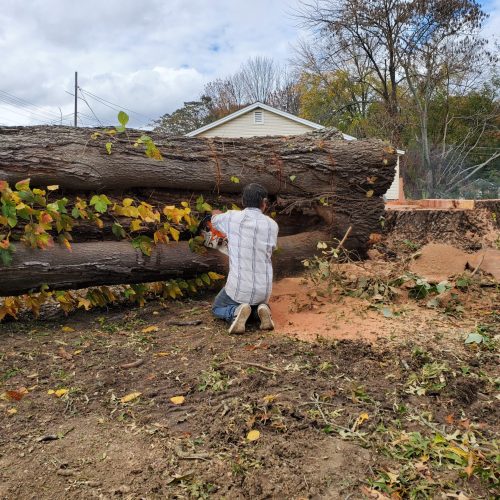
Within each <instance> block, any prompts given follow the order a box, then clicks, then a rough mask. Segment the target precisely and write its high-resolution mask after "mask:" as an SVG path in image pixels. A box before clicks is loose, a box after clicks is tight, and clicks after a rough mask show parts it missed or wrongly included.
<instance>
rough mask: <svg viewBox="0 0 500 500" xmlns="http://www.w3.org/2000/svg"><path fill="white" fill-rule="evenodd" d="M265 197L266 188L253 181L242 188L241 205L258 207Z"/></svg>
mask: <svg viewBox="0 0 500 500" xmlns="http://www.w3.org/2000/svg"><path fill="white" fill-rule="evenodd" d="M266 198H267V191H266V188H264V187H263V186H261V185H260V184H256V183H255V182H253V183H252V184H248V186H245V189H243V200H242V201H243V206H244V207H245V208H260V207H261V206H262V202H263V201H264V200H265V199H266Z"/></svg>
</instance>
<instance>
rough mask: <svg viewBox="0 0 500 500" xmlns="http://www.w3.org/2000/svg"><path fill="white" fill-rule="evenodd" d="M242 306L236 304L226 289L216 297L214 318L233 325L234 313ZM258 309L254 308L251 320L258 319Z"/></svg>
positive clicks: (213, 309)
mask: <svg viewBox="0 0 500 500" xmlns="http://www.w3.org/2000/svg"><path fill="white" fill-rule="evenodd" d="M239 305H240V303H239V302H235V301H234V300H233V299H232V298H231V297H230V296H229V295H228V294H227V293H226V290H225V288H223V289H222V290H221V291H220V292H219V293H218V294H217V297H215V300H214V303H213V304H212V312H213V313H214V316H215V317H217V318H220V319H224V320H226V321H227V322H229V323H231V322H232V321H233V319H234V316H235V314H234V312H235V311H236V308H237V307H238V306H239ZM257 307H258V306H252V315H251V316H250V319H252V318H253V319H256V318H258V314H257Z"/></svg>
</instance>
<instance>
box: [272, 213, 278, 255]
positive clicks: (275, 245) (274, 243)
mask: <svg viewBox="0 0 500 500" xmlns="http://www.w3.org/2000/svg"><path fill="white" fill-rule="evenodd" d="M271 222H272V227H273V233H272V238H273V239H272V246H273V252H274V250H276V248H278V231H279V226H278V224H277V223H276V221H275V220H273V219H271Z"/></svg>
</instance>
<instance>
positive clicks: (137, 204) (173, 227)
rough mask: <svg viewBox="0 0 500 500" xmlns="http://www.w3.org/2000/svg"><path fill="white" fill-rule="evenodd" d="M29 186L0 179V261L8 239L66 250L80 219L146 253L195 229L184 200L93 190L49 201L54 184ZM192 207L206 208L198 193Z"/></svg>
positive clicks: (9, 249)
mask: <svg viewBox="0 0 500 500" xmlns="http://www.w3.org/2000/svg"><path fill="white" fill-rule="evenodd" d="M29 184H30V183H29V179H26V180H23V181H21V182H18V183H17V184H16V185H17V187H18V188H19V189H16V188H15V189H11V188H10V186H9V184H8V183H7V182H6V181H0V265H4V266H6V265H9V264H10V263H11V262H12V254H13V252H14V246H13V245H12V244H11V242H12V241H13V240H14V241H21V242H22V243H24V244H25V245H27V246H29V247H30V248H33V249H36V248H38V249H47V248H50V247H52V246H54V244H55V243H58V244H59V245H62V246H64V247H66V248H67V249H68V250H71V242H72V236H71V232H72V230H73V227H74V226H75V225H79V224H82V223H92V224H95V225H96V226H97V227H98V228H99V229H103V228H104V223H105V222H107V223H110V225H111V232H112V233H113V235H114V237H115V238H116V239H118V240H122V239H127V240H129V241H130V242H131V243H132V245H133V246H134V247H135V248H137V249H139V250H140V251H141V252H142V253H143V254H144V255H147V256H149V255H151V252H152V249H153V247H154V246H155V245H158V244H164V243H168V242H170V241H179V240H180V239H181V235H182V233H184V234H185V233H186V232H188V231H189V232H191V233H195V232H196V230H197V227H198V218H197V216H196V215H194V214H193V212H192V209H191V206H190V204H189V203H188V202H187V201H182V202H181V203H180V206H175V205H167V206H164V207H163V208H160V207H154V206H153V205H151V204H149V203H146V202H144V201H136V200H134V199H133V198H124V199H123V200H121V201H119V200H111V199H109V198H108V196H106V195H104V194H95V195H93V196H91V198H90V201H88V200H86V199H84V198H80V197H76V198H75V199H73V200H71V201H70V200H68V198H66V197H61V198H59V199H55V200H53V199H51V196H53V192H54V191H56V190H57V189H58V188H59V187H58V186H56V185H53V186H48V187H47V188H46V189H38V188H33V189H31V188H30V185H29ZM233 208H235V207H233ZM194 210H195V214H203V213H205V212H210V211H211V210H212V207H211V205H210V204H209V203H207V202H206V201H205V200H204V198H203V196H201V195H200V196H199V197H198V198H197V199H196V200H195V207H194ZM103 218H104V219H103ZM110 219H111V220H110ZM108 227H109V226H108ZM145 232H148V235H145V234H144V233H145ZM201 243H202V242H201V241H198V240H196V239H195V240H193V241H191V242H190V248H192V249H193V250H194V251H198V252H199V251H202V248H201V247H202V245H201Z"/></svg>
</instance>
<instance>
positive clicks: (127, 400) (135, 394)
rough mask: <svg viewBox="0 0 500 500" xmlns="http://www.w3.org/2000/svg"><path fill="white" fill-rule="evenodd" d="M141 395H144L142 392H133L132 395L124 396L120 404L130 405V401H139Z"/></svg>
mask: <svg viewBox="0 0 500 500" xmlns="http://www.w3.org/2000/svg"><path fill="white" fill-rule="evenodd" d="M141 394H142V392H131V393H130V394H127V395H126V396H123V398H121V399H120V402H121V403H130V401H133V400H134V399H137V398H138V397H139V396H140V395H141Z"/></svg>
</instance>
